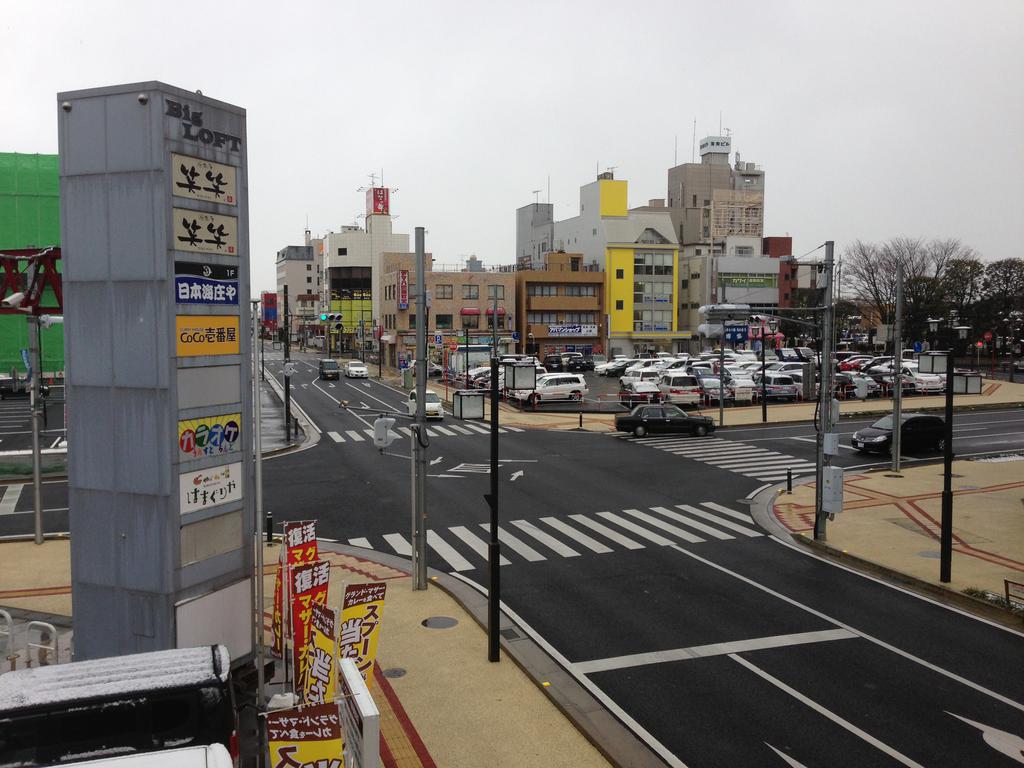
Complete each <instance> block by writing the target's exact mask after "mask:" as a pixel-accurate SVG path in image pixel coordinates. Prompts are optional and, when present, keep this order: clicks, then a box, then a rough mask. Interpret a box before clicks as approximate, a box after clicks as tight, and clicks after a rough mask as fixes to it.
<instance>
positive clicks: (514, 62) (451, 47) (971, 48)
mask: <svg viewBox="0 0 1024 768" xmlns="http://www.w3.org/2000/svg"><path fill="white" fill-rule="evenodd" d="M0 7H2V9H3V13H2V14H0V71H2V72H3V73H4V76H3V77H2V78H0V104H2V105H3V119H2V120H0V151H15V152H41V153H52V152H56V150H57V125H56V100H55V94H56V93H57V91H61V90H72V89H77V88H87V87H95V86H101V85H112V84H117V83H127V82H136V81H141V80H150V79H157V80H162V81H165V82H167V83H171V84H173V85H177V86H181V87H183V88H188V89H200V90H202V91H203V93H204V94H206V95H207V96H212V97H214V98H218V99H222V100H224V101H228V102H232V103H235V104H238V105H240V106H243V107H245V108H246V109H247V110H248V131H249V183H250V189H249V199H250V218H251V229H250V246H251V253H252V263H253V285H254V288H269V287H272V286H273V284H274V271H273V262H274V256H275V253H276V251H277V249H278V248H280V247H282V246H284V245H288V244H295V243H300V242H301V240H302V232H303V229H304V227H305V224H306V220H307V217H308V220H309V226H310V228H311V229H312V230H313V232H314V234H316V233H321V232H324V231H326V230H328V229H337V228H338V227H339V226H340V225H342V224H351V223H353V222H354V220H355V217H356V216H357V215H358V214H360V213H362V212H363V210H364V207H365V202H364V195H363V193H360V192H357V189H358V188H359V187H361V186H364V185H366V184H367V183H368V182H369V177H368V174H369V173H370V172H371V171H375V172H377V173H379V172H380V170H381V169H383V171H384V176H385V182H386V184H387V185H388V186H391V187H398V188H399V192H398V194H397V196H396V197H395V198H394V199H393V201H392V211H393V213H395V214H398V215H399V218H398V219H397V220H396V222H395V227H396V230H398V231H403V232H409V233H410V234H411V233H412V230H413V227H415V226H424V227H426V228H427V230H428V235H427V248H428V250H431V251H433V252H434V254H435V258H436V259H438V260H439V261H441V262H445V263H455V262H457V261H459V260H460V259H461V258H462V257H464V256H466V255H469V254H477V255H478V256H480V257H481V258H482V259H483V260H484V261H486V262H489V263H509V262H511V261H513V259H514V247H515V228H514V213H515V209H516V208H517V207H519V206H521V205H525V204H526V203H529V202H532V201H533V199H534V196H533V194H532V190H534V189H541V190H543V191H542V192H541V198H540V199H541V200H544V199H545V197H546V192H547V179H548V176H549V175H550V179H551V201H552V202H554V203H555V214H556V216H557V217H558V218H565V217H568V216H571V215H574V214H575V213H576V211H577V206H578V188H579V187H580V185H582V184H585V183H587V182H589V181H591V180H592V179H593V178H594V172H595V169H596V168H597V167H600V168H601V169H602V170H604V169H605V168H607V167H609V166H615V168H616V170H615V174H616V178H620V179H628V180H629V182H630V186H629V202H630V205H631V206H633V205H641V204H643V203H645V202H646V200H647V199H648V198H652V197H664V196H665V193H666V189H665V183H666V182H665V179H666V170H667V169H668V167H669V166H670V165H671V164H672V160H673V145H674V142H675V141H676V137H677V136H678V157H679V161H680V162H684V161H687V160H689V159H690V155H691V145H692V139H693V120H694V118H696V120H697V138H698V139H699V138H700V137H701V136H703V135H706V134H709V133H717V132H718V123H719V113H720V112H721V114H722V124H723V126H724V127H727V128H729V129H730V130H731V131H732V135H733V147H734V149H737V150H739V152H740V153H741V154H742V157H743V158H744V159H745V160H747V161H753V162H756V163H757V164H759V165H760V166H761V167H763V168H764V169H765V171H766V173H767V191H766V203H765V207H766V216H765V234H787V233H788V234H791V235H792V236H793V237H794V250H795V251H796V252H797V254H800V253H803V252H804V251H807V250H810V249H811V248H813V247H814V246H816V245H818V244H819V243H821V242H822V241H824V240H826V239H833V240H835V241H836V245H837V251H838V252H839V253H841V252H842V249H843V246H844V244H845V243H848V242H849V241H850V240H852V239H854V238H860V239H866V240H879V239H884V238H888V237H891V236H895V235H924V236H928V237H958V238H960V239H962V240H963V241H964V242H965V243H967V244H969V245H971V246H973V247H974V248H976V249H977V250H978V251H979V252H980V253H981V254H982V255H983V257H984V258H986V259H997V258H1005V257H1008V256H1019V255H1020V251H1019V245H1015V244H1016V243H1019V241H1018V239H1017V236H1018V225H1019V220H1020V218H1021V216H1022V215H1024V184H1022V183H1021V180H1020V177H1021V173H1022V171H1024V131H1022V126H1024V88H1022V86H1021V75H1022V73H1024V46H1022V44H1024V2H1020V1H1019V0H1005V1H1004V2H996V1H992V0H976V1H975V2H970V3H968V2H936V0H914V1H913V2H899V1H897V0H887V1H883V2H863V1H860V2H856V3H842V4H840V3H838V2H811V1H808V2H775V1H771V2H766V1H765V0H762V1H761V2H756V1H755V2H727V3H709V2H700V3H698V2H644V3H637V4H630V3H623V2H615V3H612V2H595V1H591V2H578V3H569V2H551V1H549V2H536V3H533V2H519V3H476V2H465V3H438V2H425V1H423V0H420V2H386V3H380V4H374V3H369V2H364V3H351V2H317V3H307V2H301V1H297V2H291V3H279V2H275V3H265V2H235V3H228V2H220V3H204V4H201V5H195V4H171V3H159V4H157V3H152V2H139V1H138V0H134V1H131V2H129V1H127V0H126V1H125V2H96V1H95V0H90V2H48V1H47V0H35V1H34V2H26V1H25V0H3V2H2V3H0Z"/></svg>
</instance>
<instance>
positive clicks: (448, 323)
mask: <svg viewBox="0 0 1024 768" xmlns="http://www.w3.org/2000/svg"><path fill="white" fill-rule="evenodd" d="M448 287H449V288H450V287H451V286H448ZM435 318H436V321H435V326H436V327H437V328H438V329H441V328H445V329H450V328H454V327H455V326H454V325H452V316H451V315H435Z"/></svg>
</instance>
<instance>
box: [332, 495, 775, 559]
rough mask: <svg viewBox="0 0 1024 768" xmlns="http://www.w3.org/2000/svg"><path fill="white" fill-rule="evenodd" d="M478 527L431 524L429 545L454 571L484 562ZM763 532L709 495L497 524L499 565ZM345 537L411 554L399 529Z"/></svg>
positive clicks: (484, 529)
mask: <svg viewBox="0 0 1024 768" xmlns="http://www.w3.org/2000/svg"><path fill="white" fill-rule="evenodd" d="M479 529H480V532H477V531H474V530H473V529H472V528H471V527H469V526H466V525H453V526H450V527H448V528H446V529H429V530H428V531H427V547H428V548H429V549H430V550H431V551H432V552H433V553H434V555H435V556H436V557H437V558H440V560H442V561H443V562H444V563H445V564H446V565H447V567H448V568H449V569H451V570H452V571H469V570H473V569H474V568H482V567H484V566H485V565H486V563H487V536H488V531H489V524H488V523H480V524H479ZM763 535H764V534H762V533H761V531H759V530H757V527H756V525H755V523H754V521H753V520H752V519H751V517H750V515H749V514H747V513H745V512H738V511H736V510H734V509H730V508H729V507H726V506H723V505H721V504H717V503H715V502H713V501H702V502H700V503H699V504H676V505H674V506H673V507H671V508H669V507H667V506H656V507H647V508H646V509H623V510H619V511H618V512H610V511H605V512H597V513H595V514H589V515H584V514H569V515H563V516H554V515H549V516H547V517H541V518H539V519H537V520H510V521H509V522H508V524H507V525H505V526H498V539H499V541H501V544H502V551H503V552H504V553H505V554H503V555H502V556H501V564H502V565H511V564H513V563H518V562H528V563H536V562H540V561H543V560H548V559H554V558H557V557H565V558H570V557H581V556H583V555H605V554H609V553H611V552H616V551H622V550H636V549H644V548H646V547H650V546H659V547H664V546H668V545H670V544H680V543H682V544H702V543H704V542H706V541H708V540H714V541H729V540H736V539H752V538H757V537H759V536H763ZM348 543H349V544H351V545H352V546H354V547H363V548H364V549H378V548H380V549H381V550H382V551H386V552H392V553H394V554H396V555H400V556H402V557H411V555H412V545H411V544H410V541H409V538H408V536H407V535H406V534H401V533H385V534H383V535H380V536H359V537H353V538H350V539H348ZM375 545H376V546H375ZM505 555H508V557H506V556H505Z"/></svg>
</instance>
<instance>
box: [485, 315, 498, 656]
mask: <svg viewBox="0 0 1024 768" xmlns="http://www.w3.org/2000/svg"><path fill="white" fill-rule="evenodd" d="M491 342H492V346H491V473H490V474H491V492H490V493H489V494H487V495H486V496H485V498H486V499H487V502H488V504H490V506H491V530H490V534H491V537H490V541H489V542H488V543H487V561H488V562H487V564H488V572H489V580H488V587H487V660H488V661H501V654H500V653H499V649H498V630H499V626H498V624H499V617H500V606H501V576H500V567H501V542H500V541H499V539H498V298H497V296H495V297H494V305H493V313H492V314H491Z"/></svg>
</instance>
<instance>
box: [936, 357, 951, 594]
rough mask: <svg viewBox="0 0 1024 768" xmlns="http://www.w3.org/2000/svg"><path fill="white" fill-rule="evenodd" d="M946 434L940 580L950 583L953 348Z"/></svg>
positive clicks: (948, 371)
mask: <svg viewBox="0 0 1024 768" xmlns="http://www.w3.org/2000/svg"><path fill="white" fill-rule="evenodd" d="M945 426H946V434H945V443H946V444H945V445H944V446H943V451H942V519H941V523H942V529H941V531H940V536H939V581H941V582H942V583H943V584H948V583H949V581H950V578H951V577H950V572H951V570H952V560H953V350H950V351H949V352H947V353H946V425H945Z"/></svg>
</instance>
